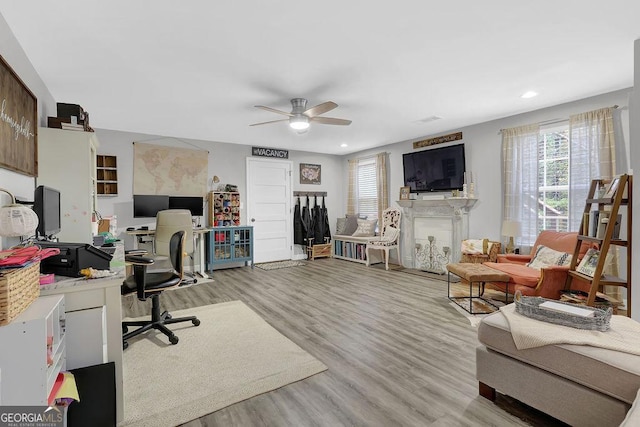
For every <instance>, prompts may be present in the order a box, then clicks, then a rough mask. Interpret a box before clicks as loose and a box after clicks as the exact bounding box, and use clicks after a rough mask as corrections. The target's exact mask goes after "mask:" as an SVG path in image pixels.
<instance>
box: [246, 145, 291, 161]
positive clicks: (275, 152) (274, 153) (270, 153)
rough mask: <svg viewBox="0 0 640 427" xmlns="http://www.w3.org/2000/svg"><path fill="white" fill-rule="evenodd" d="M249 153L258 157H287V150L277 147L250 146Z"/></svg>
mask: <svg viewBox="0 0 640 427" xmlns="http://www.w3.org/2000/svg"><path fill="white" fill-rule="evenodd" d="M251 154H252V155H254V156H258V157H275V158H276V159H288V158H289V150H280V149H278V148H266V147H251Z"/></svg>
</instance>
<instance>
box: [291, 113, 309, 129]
mask: <svg viewBox="0 0 640 427" xmlns="http://www.w3.org/2000/svg"><path fill="white" fill-rule="evenodd" d="M289 126H290V127H291V129H295V130H305V129H308V128H309V118H308V117H307V116H305V115H303V114H296V115H295V116H293V117H291V118H290V119H289Z"/></svg>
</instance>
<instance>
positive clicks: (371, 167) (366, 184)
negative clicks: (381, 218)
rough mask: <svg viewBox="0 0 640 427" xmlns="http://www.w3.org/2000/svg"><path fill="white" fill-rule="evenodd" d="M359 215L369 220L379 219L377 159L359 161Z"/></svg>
mask: <svg viewBox="0 0 640 427" xmlns="http://www.w3.org/2000/svg"><path fill="white" fill-rule="evenodd" d="M357 189H358V197H357V200H358V213H359V214H360V215H362V216H364V215H366V216H367V218H368V219H377V218H378V192H377V189H376V160H375V158H370V159H363V160H358V185H357Z"/></svg>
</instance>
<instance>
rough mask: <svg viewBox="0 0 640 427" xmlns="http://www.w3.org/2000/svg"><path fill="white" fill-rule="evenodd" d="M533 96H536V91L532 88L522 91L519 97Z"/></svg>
mask: <svg viewBox="0 0 640 427" xmlns="http://www.w3.org/2000/svg"><path fill="white" fill-rule="evenodd" d="M534 96H538V92H534V91H532V90H530V91H528V92H525V93H523V94H522V95H520V98H525V99H526V98H533V97H534Z"/></svg>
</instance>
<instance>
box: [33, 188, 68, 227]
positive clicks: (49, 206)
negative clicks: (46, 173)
mask: <svg viewBox="0 0 640 427" xmlns="http://www.w3.org/2000/svg"><path fill="white" fill-rule="evenodd" d="M33 198H34V201H33V210H34V212H35V213H36V215H37V216H38V228H37V229H36V233H37V234H36V238H38V239H41V240H49V239H51V238H52V237H53V236H54V235H56V234H57V233H59V232H60V229H61V228H62V224H61V218H60V192H59V191H58V190H55V189H53V188H50V187H45V186H44V185H40V186H38V187H36V189H35V191H34V196H33Z"/></svg>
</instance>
